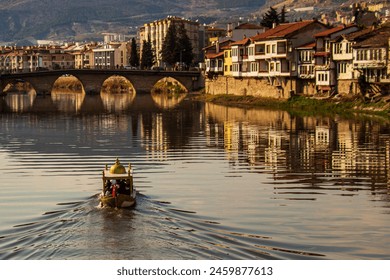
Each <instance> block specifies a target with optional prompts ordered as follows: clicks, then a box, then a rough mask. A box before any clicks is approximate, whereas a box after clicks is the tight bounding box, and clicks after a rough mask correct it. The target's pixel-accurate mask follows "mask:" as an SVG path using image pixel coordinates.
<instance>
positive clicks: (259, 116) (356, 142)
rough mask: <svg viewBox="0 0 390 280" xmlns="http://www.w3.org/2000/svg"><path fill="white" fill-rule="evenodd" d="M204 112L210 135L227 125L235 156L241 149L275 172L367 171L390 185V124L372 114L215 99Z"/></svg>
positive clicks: (353, 174) (228, 145)
mask: <svg viewBox="0 0 390 280" xmlns="http://www.w3.org/2000/svg"><path fill="white" fill-rule="evenodd" d="M206 115H207V116H208V117H209V119H211V120H212V123H208V124H207V126H208V128H209V129H208V133H209V135H208V137H211V138H213V137H215V138H216V139H218V138H220V137H221V136H220V135H217V134H218V132H222V131H223V138H224V149H225V150H226V152H227V153H228V154H229V155H231V157H232V158H235V159H237V157H238V153H239V151H243V152H245V154H246V156H247V158H246V160H247V161H248V162H249V163H250V165H256V166H263V167H264V168H267V169H270V170H272V171H274V172H275V171H276V170H277V169H279V170H288V171H290V172H294V173H296V174H299V173H300V172H305V173H307V172H315V173H319V174H324V173H326V174H330V175H332V176H334V177H338V178H339V177H346V178H348V177H349V178H353V177H356V176H369V177H371V178H372V179H373V180H374V181H375V183H373V184H374V185H377V184H379V185H382V184H387V185H388V186H390V185H389V183H388V180H389V179H388V178H389V177H390V175H389V166H390V158H389V150H390V144H389V143H390V140H389V139H390V129H389V126H385V127H383V126H381V125H380V124H378V123H375V122H374V121H368V120H367V121H361V122H356V121H353V120H342V119H339V120H334V119H331V118H322V119H318V118H315V117H293V116H290V115H288V114H287V113H285V112H280V111H266V110H255V109H253V110H244V109H238V108H226V107H224V106H219V105H213V104H207V105H206ZM232 120H234V121H232ZM237 120H239V121H237ZM220 126H223V128H220ZM211 128H213V131H214V133H213V134H211V133H212V132H211ZM208 142H209V143H213V142H218V141H213V140H211V139H210V140H208ZM234 153H235V154H236V156H233V154H234ZM318 176H322V175H318ZM282 177H283V175H282V174H281V176H280V178H282ZM350 183H351V184H353V181H351V182H350Z"/></svg>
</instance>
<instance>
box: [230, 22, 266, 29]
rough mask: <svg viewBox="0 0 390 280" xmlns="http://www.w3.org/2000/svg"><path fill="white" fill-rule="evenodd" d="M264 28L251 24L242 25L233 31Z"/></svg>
mask: <svg viewBox="0 0 390 280" xmlns="http://www.w3.org/2000/svg"><path fill="white" fill-rule="evenodd" d="M263 28H264V27H262V26H260V25H257V24H253V23H242V24H240V25H239V26H237V27H235V28H234V29H263Z"/></svg>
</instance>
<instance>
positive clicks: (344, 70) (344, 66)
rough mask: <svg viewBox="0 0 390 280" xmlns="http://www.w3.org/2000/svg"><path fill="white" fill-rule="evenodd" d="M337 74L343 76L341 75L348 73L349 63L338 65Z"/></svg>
mask: <svg viewBox="0 0 390 280" xmlns="http://www.w3.org/2000/svg"><path fill="white" fill-rule="evenodd" d="M337 72H338V73H339V74H341V73H347V63H345V62H344V63H339V64H338V65H337Z"/></svg>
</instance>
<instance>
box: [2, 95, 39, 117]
mask: <svg viewBox="0 0 390 280" xmlns="http://www.w3.org/2000/svg"><path fill="white" fill-rule="evenodd" d="M35 97H36V93H35V91H29V92H26V93H9V94H7V95H6V96H5V97H4V100H5V103H6V106H7V108H9V110H10V111H11V112H17V113H22V112H27V111H29V110H30V109H31V107H32V105H33V103H34V100H35Z"/></svg>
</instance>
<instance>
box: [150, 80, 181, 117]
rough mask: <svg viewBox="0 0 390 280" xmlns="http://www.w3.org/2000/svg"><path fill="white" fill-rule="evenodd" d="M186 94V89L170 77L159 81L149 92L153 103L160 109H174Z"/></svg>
mask: <svg viewBox="0 0 390 280" xmlns="http://www.w3.org/2000/svg"><path fill="white" fill-rule="evenodd" d="M187 94H188V89H187V88H186V87H185V86H184V85H183V84H182V83H180V82H179V81H178V80H177V79H175V78H172V77H164V78H162V79H160V80H159V81H157V82H156V84H155V85H154V86H153V88H152V90H151V95H152V100H153V102H154V103H155V104H156V105H157V106H158V107H160V108H162V109H172V108H174V107H176V106H177V105H179V104H180V103H181V102H182V101H183V100H184V98H185V97H186V96H187Z"/></svg>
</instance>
